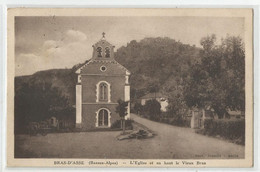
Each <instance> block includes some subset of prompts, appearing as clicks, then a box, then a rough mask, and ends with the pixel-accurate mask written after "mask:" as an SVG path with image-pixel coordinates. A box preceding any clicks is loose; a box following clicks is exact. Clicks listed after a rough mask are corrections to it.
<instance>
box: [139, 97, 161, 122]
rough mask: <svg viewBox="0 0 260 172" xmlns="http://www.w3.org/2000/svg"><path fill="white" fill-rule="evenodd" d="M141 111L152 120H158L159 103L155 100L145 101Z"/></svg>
mask: <svg viewBox="0 0 260 172" xmlns="http://www.w3.org/2000/svg"><path fill="white" fill-rule="evenodd" d="M143 111H144V113H145V115H147V116H149V119H151V120H153V121H159V120H160V117H161V104H160V103H159V102H158V101H157V100H155V99H152V100H148V101H146V103H145V105H144V107H143Z"/></svg>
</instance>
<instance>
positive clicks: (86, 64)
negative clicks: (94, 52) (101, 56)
mask: <svg viewBox="0 0 260 172" xmlns="http://www.w3.org/2000/svg"><path fill="white" fill-rule="evenodd" d="M93 63H104V64H109V63H110V64H116V65H117V66H118V67H120V68H121V69H123V70H125V71H126V75H130V74H131V73H130V71H129V70H127V69H126V68H125V67H124V66H123V65H121V64H120V63H118V62H117V61H116V60H90V61H88V62H86V63H85V64H83V65H82V66H81V67H79V68H78V69H77V70H76V73H77V74H80V73H81V71H82V69H83V68H85V67H86V66H88V65H90V64H93Z"/></svg>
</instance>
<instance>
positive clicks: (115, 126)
mask: <svg viewBox="0 0 260 172" xmlns="http://www.w3.org/2000/svg"><path fill="white" fill-rule="evenodd" d="M132 122H133V121H132V120H125V128H126V130H132V129H133V125H132ZM111 129H121V120H116V121H115V122H114V123H113V124H112V125H111Z"/></svg>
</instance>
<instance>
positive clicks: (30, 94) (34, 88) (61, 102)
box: [15, 83, 75, 132]
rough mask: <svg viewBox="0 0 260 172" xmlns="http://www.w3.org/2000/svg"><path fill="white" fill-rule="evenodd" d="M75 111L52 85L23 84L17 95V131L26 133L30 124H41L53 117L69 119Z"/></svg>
mask: <svg viewBox="0 0 260 172" xmlns="http://www.w3.org/2000/svg"><path fill="white" fill-rule="evenodd" d="M74 111H75V110H74V108H72V107H71V106H70V105H69V100H68V98H67V97H66V96H64V95H62V93H61V91H59V90H58V89H57V88H56V87H52V86H51V84H49V83H45V84H39V85H27V84H23V85H22V86H21V88H20V90H19V92H16V94H15V131H16V132H17V131H19V132H21V131H24V130H25V129H26V126H28V124H29V122H40V121H43V120H46V119H48V118H50V117H52V116H55V117H57V118H63V117H65V118H68V116H73V112H74Z"/></svg>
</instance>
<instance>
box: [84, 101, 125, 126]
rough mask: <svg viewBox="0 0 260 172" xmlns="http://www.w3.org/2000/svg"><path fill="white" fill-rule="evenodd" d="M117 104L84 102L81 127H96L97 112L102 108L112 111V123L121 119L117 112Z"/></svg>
mask: <svg viewBox="0 0 260 172" xmlns="http://www.w3.org/2000/svg"><path fill="white" fill-rule="evenodd" d="M116 106H117V104H83V105H82V124H81V127H82V128H84V129H92V128H96V121H97V119H96V115H97V113H96V112H97V111H98V110H99V109H101V108H106V109H108V110H109V111H110V112H111V114H110V123H111V125H112V124H113V123H114V122H115V121H116V120H120V117H119V115H118V114H117V113H116V112H115V111H116Z"/></svg>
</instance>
